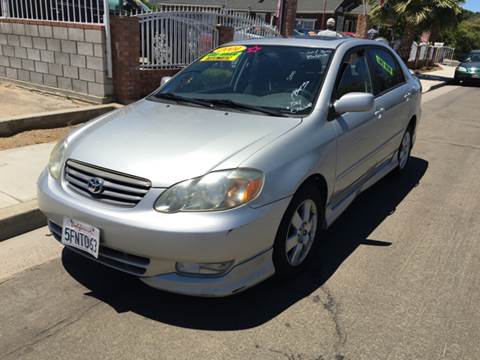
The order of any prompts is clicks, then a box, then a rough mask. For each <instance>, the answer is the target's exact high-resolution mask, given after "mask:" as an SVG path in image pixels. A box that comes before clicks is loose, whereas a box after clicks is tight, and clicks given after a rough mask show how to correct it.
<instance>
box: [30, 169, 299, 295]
mask: <svg viewBox="0 0 480 360" xmlns="http://www.w3.org/2000/svg"><path fill="white" fill-rule="evenodd" d="M161 191H162V190H161V189H151V190H150V192H149V193H148V194H147V195H146V196H145V197H144V198H143V199H142V201H141V202H140V203H139V204H138V205H137V206H136V207H134V208H128V209H126V208H121V207H115V206H112V205H107V204H102V203H100V202H98V201H95V200H92V199H88V198H86V197H84V196H82V195H80V194H77V193H76V192H74V191H72V190H71V189H69V188H68V186H67V185H66V184H64V183H62V182H60V181H57V180H55V179H53V178H52V177H51V176H50V175H49V174H48V172H47V171H44V172H43V173H42V175H41V176H40V178H39V181H38V202H39V207H40V209H41V210H42V212H43V213H44V214H45V216H46V217H47V218H48V219H49V222H50V223H49V224H50V228H51V230H52V233H54V235H55V231H54V230H55V226H56V232H57V236H56V237H57V238H58V232H60V234H61V227H59V225H61V224H62V223H63V217H64V216H67V217H70V218H72V219H75V220H78V221H82V222H85V223H88V224H90V225H93V226H95V227H97V228H99V229H100V243H101V247H100V257H99V259H98V260H96V259H94V258H93V257H90V256H89V255H88V254H86V253H83V252H79V253H81V254H82V255H84V256H86V257H89V258H91V259H92V260H96V261H98V262H101V263H103V264H105V265H107V266H110V267H113V268H116V269H118V270H121V271H124V272H127V273H130V274H133V275H136V276H139V277H141V279H142V281H144V282H145V283H147V284H148V285H150V286H153V287H155V288H159V289H163V290H167V291H171V292H176V293H182V294H188V295H198V296H226V295H229V294H233V293H235V292H237V291H240V290H243V289H246V288H248V287H250V286H253V285H255V284H256V283H258V282H260V281H262V280H264V279H266V278H268V277H269V276H271V275H272V274H273V273H274V267H273V262H272V252H271V249H272V246H273V242H274V239H275V235H276V231H277V229H278V226H279V224H280V221H281V218H282V216H283V213H284V212H285V209H286V208H287V206H288V203H289V201H290V199H289V198H287V199H283V200H280V201H277V202H275V203H272V204H269V205H266V206H264V207H261V208H256V209H254V208H251V207H249V206H243V207H239V208H237V209H233V210H229V211H223V212H210V213H176V214H162V213H159V212H157V211H155V210H154V209H153V203H154V201H155V199H156V198H157V197H158V195H159V194H160V193H161ZM59 228H60V229H59ZM77 252H78V251H77ZM230 260H233V261H234V263H233V266H232V268H231V269H230V270H229V271H228V272H227V273H226V274H222V275H221V276H186V275H181V274H178V273H176V270H175V264H176V262H178V261H183V262H199V263H210V262H211V263H213V262H222V261H230Z"/></svg>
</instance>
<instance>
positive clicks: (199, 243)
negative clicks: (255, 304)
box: [38, 38, 421, 296]
mask: <svg viewBox="0 0 480 360" xmlns="http://www.w3.org/2000/svg"><path fill="white" fill-rule="evenodd" d="M420 97H421V86H420V84H419V82H418V80H416V78H414V77H413V76H412V75H411V74H410V72H409V70H408V68H407V67H406V66H405V65H404V64H403V63H402V61H401V60H400V58H399V57H398V56H397V55H396V54H395V53H394V52H393V51H392V50H391V49H390V48H389V47H388V46H385V45H383V44H381V43H378V42H374V41H363V40H355V39H332V40H326V39H325V40H319V39H307V38H305V39H282V38H277V39H252V40H249V41H242V42H236V43H231V44H226V45H224V46H222V47H220V48H217V49H215V50H214V51H212V52H210V53H209V54H207V55H205V56H203V57H202V58H200V59H198V60H197V61H196V62H194V63H193V64H191V65H190V66H188V67H187V68H185V69H184V70H182V71H181V72H179V73H178V74H177V75H176V76H174V77H173V78H171V79H169V78H165V79H164V80H163V81H162V86H161V87H160V88H159V89H158V90H156V91H155V92H153V93H152V94H151V95H150V96H148V97H147V98H145V99H142V100H140V101H138V102H136V103H134V104H132V105H130V106H127V107H125V108H123V109H119V110H117V111H115V112H112V113H109V114H107V115H104V116H101V117H99V118H97V119H94V120H92V121H90V122H89V123H87V124H85V125H84V126H83V127H81V128H79V129H78V130H76V131H75V132H73V133H72V134H70V135H69V136H67V138H65V139H64V140H63V141H61V142H60V143H59V144H58V145H57V146H56V147H55V149H54V150H53V152H52V155H51V159H50V162H49V164H48V167H47V169H46V170H45V171H44V172H43V173H42V175H41V176H40V179H39V182H38V199H39V204H40V208H41V210H42V211H43V212H44V214H45V215H46V216H47V218H48V220H49V227H50V230H51V232H52V233H53V235H54V236H55V237H56V239H57V240H58V241H61V242H62V243H63V244H64V245H65V246H67V247H68V248H70V249H72V250H73V251H76V252H78V253H79V254H82V255H84V256H85V257H87V258H89V259H91V260H93V261H97V262H100V263H103V264H105V265H107V266H110V267H113V268H115V269H118V270H120V271H124V272H127V273H130V274H133V275H135V276H138V277H139V278H140V279H141V280H142V281H144V282H145V283H146V284H148V285H150V286H153V287H155V288H158V289H163V290H167V291H171V292H176V293H182V294H189V295H197V296H227V295H231V294H235V293H237V292H239V291H242V290H245V289H247V288H248V287H251V286H253V285H255V284H257V283H259V282H261V281H262V280H264V279H267V278H268V277H270V276H272V275H273V274H277V275H278V276H280V277H290V276H291V275H293V274H295V273H297V272H298V271H301V270H302V269H303V268H305V266H306V265H307V264H308V262H309V261H311V260H312V258H313V257H314V255H315V252H314V251H313V250H312V249H313V248H314V247H315V245H316V244H318V243H319V242H320V241H321V240H322V232H321V229H324V228H326V227H328V226H330V225H331V224H332V223H333V222H334V221H335V219H337V218H338V217H339V216H340V214H341V213H342V212H343V211H344V210H345V209H346V208H347V207H348V205H349V204H350V203H351V202H352V201H353V200H354V199H355V197H356V196H357V195H358V194H360V193H361V192H362V191H363V190H365V189H366V188H368V187H369V186H371V185H373V184H374V183H375V182H377V181H378V180H379V179H381V178H382V177H384V176H385V175H386V174H388V173H389V172H391V171H396V172H398V173H401V172H402V171H403V170H404V169H405V167H406V166H407V164H408V159H409V156H410V150H411V148H412V146H413V143H414V139H415V133H416V128H417V125H418V122H419V120H420V115H421V110H420V100H421V99H420Z"/></svg>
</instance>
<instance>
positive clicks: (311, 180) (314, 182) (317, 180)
mask: <svg viewBox="0 0 480 360" xmlns="http://www.w3.org/2000/svg"><path fill="white" fill-rule="evenodd" d="M309 185H311V186H314V187H315V188H317V189H318V190H319V191H320V195H321V199H322V220H321V226H322V228H324V229H325V228H326V227H327V224H326V221H325V209H326V204H327V197H328V183H327V180H326V179H325V177H324V176H323V175H322V174H319V173H315V174H312V175H310V176H308V177H307V178H306V179H304V180H303V181H302V183H301V184H300V185H299V186H298V188H297V190H296V191H295V193H297V192H298V191H299V190H300V189H302V188H303V187H305V186H309Z"/></svg>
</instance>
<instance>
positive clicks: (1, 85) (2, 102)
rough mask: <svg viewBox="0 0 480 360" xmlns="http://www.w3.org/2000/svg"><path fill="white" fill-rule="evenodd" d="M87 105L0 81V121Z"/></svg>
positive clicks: (86, 104)
mask: <svg viewBox="0 0 480 360" xmlns="http://www.w3.org/2000/svg"><path fill="white" fill-rule="evenodd" d="M88 105H91V104H89V103H87V102H83V101H80V100H74V99H70V98H67V97H63V96H56V95H51V94H46V93H43V92H40V91H37V90H30V89H26V88H23V87H20V86H17V85H15V84H11V83H8V82H5V81H0V121H1V120H6V119H10V118H12V117H13V116H19V115H26V114H34V113H41V112H48V111H55V110H63V109H73V108H79V107H83V106H88Z"/></svg>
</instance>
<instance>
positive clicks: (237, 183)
mask: <svg viewBox="0 0 480 360" xmlns="http://www.w3.org/2000/svg"><path fill="white" fill-rule="evenodd" d="M263 181H264V176H263V173H262V172H261V171H258V170H254V169H233V170H226V171H215V172H211V173H209V174H207V175H205V176H203V177H200V178H195V179H191V180H187V181H183V182H181V183H179V184H177V185H174V186H172V187H171V188H170V189H167V190H165V192H163V193H162V195H160V197H159V198H158V200H157V201H156V203H155V209H156V210H157V211H160V212H165V213H172V212H177V211H220V210H227V209H232V208H234V207H237V206H240V205H243V204H246V203H248V202H249V201H252V200H253V199H255V198H256V197H257V195H258V194H259V193H260V190H261V189H262V186H263Z"/></svg>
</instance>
